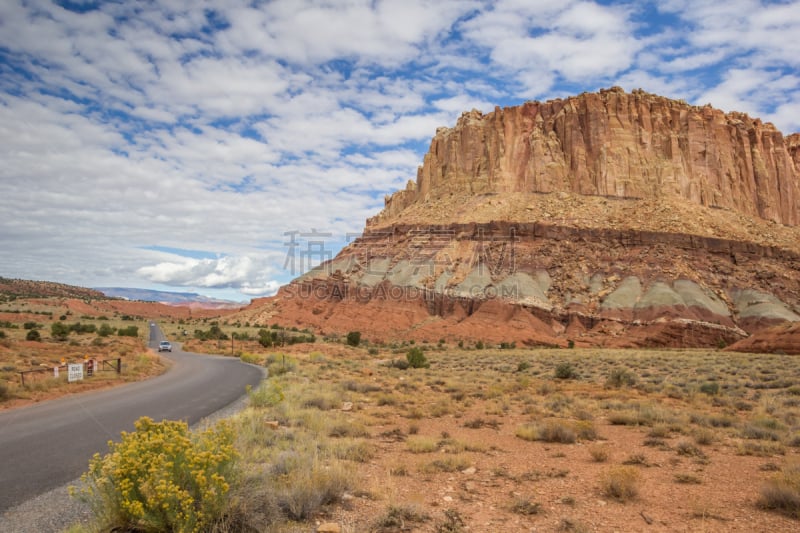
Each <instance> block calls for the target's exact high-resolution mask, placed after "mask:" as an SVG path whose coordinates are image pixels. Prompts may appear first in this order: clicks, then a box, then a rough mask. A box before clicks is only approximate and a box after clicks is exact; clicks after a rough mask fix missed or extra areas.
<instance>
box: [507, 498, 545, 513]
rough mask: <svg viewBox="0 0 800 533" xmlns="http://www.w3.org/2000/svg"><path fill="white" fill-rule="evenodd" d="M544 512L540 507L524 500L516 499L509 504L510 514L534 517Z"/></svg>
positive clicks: (535, 503)
mask: <svg viewBox="0 0 800 533" xmlns="http://www.w3.org/2000/svg"><path fill="white" fill-rule="evenodd" d="M543 511H544V509H543V508H542V505H541V504H540V503H537V502H533V501H531V500H528V499H525V498H517V499H515V500H514V502H513V503H512V504H511V512H512V513H516V514H521V515H526V516H530V515H536V514H540V513H542V512H543Z"/></svg>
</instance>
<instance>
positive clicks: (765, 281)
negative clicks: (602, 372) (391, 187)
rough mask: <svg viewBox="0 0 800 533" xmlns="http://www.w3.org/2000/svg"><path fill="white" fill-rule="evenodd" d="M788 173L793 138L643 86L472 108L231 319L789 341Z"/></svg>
mask: <svg viewBox="0 0 800 533" xmlns="http://www.w3.org/2000/svg"><path fill="white" fill-rule="evenodd" d="M798 169H800V134H794V135H791V136H789V137H784V136H783V134H782V133H781V132H779V131H778V130H777V129H776V128H775V127H774V126H773V125H772V124H769V123H763V122H761V121H760V120H759V119H757V118H750V117H749V116H747V115H745V114H743V113H735V112H734V113H724V112H722V111H720V110H717V109H714V108H712V107H711V106H709V105H706V106H703V107H697V106H691V105H689V104H687V103H685V102H682V101H676V100H670V99H668V98H664V97H661V96H656V95H653V94H648V93H645V92H643V91H640V90H639V91H633V92H632V93H626V92H624V91H623V90H622V89H619V88H616V87H615V88H611V89H608V90H601V91H600V92H598V93H584V94H581V95H579V96H574V97H570V98H567V99H563V100H561V99H557V100H551V101H548V102H544V103H541V102H527V103H525V104H523V105H520V106H516V107H509V108H502V109H500V108H496V109H495V110H494V111H493V112H491V113H487V114H483V113H481V112H479V111H470V112H467V113H464V114H462V116H461V118H460V119H459V120H458V122H457V124H456V125H455V127H453V128H439V129H438V130H437V132H436V135H435V136H434V138H433V140H432V142H431V146H430V150H429V151H428V153H427V154H426V155H425V157H424V160H423V164H422V166H421V167H420V168H419V170H418V172H417V179H416V181H409V183H408V185H407V187H406V188H405V190H402V191H398V192H396V193H394V194H392V195H391V196H387V198H386V201H385V207H384V209H383V211H382V212H381V213H379V214H378V215H376V216H375V217H373V218H371V219H369V220H368V221H367V227H366V229H365V231H364V234H363V235H362V236H361V237H360V238H359V239H357V240H356V241H355V242H353V243H352V244H351V245H349V246H348V247H347V248H345V249H343V250H342V251H341V252H340V253H339V254H338V255H337V257H336V258H334V259H333V260H332V261H329V262H327V263H325V264H324V265H322V267H320V268H318V269H315V270H312V271H310V272H308V273H306V274H305V275H303V276H301V277H300V278H298V279H296V280H294V281H293V282H292V283H290V284H289V285H287V286H285V287H283V288H282V289H281V290H280V291H279V293H278V295H276V296H275V297H272V298H267V299H261V300H256V301H254V302H253V304H252V305H251V306H250V308H249V309H247V310H246V311H244V314H245V315H246V316H247V318H248V319H250V320H253V321H255V322H260V323H273V322H279V323H281V324H284V325H303V326H304V327H308V326H311V327H314V328H316V329H317V330H319V331H320V332H321V333H342V332H347V331H353V330H359V331H361V332H362V333H363V334H364V335H365V336H366V337H367V338H369V339H371V340H395V339H416V340H429V341H431V342H435V341H437V340H438V339H441V338H444V339H447V340H450V341H456V340H465V341H478V340H481V341H484V342H490V343H496V342H497V343H499V342H507V343H511V342H515V343H517V344H518V345H520V344H527V345H553V346H567V345H573V344H574V345H577V346H609V347H635V346H673V347H708V346H713V347H720V346H728V345H733V346H731V347H732V348H736V346H737V344H741V345H742V346H745V344H744V343H745V342H746V343H748V344H746V346H750V347H753V346H758V347H759V349H760V350H761V351H777V350H783V351H785V352H787V353H790V352H791V353H800V344H798V340H799V339H798V338H797V334H796V331H797V330H796V328H794V327H791V325H792V324H795V323H798V322H800V172H799V170H798ZM787 325H789V327H787ZM756 341H758V342H756Z"/></svg>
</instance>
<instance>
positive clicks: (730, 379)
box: [230, 342, 800, 532]
mask: <svg viewBox="0 0 800 533" xmlns="http://www.w3.org/2000/svg"><path fill="white" fill-rule="evenodd" d="M397 349H398V350H401V351H400V352H399V353H401V354H402V353H405V350H404V349H402V348H400V347H398V348H397ZM293 350H294V351H292V352H289V351H286V353H285V354H284V352H282V351H277V350H272V351H271V353H272V354H273V356H272V357H269V356H270V353H268V352H267V351H266V350H260V349H259V347H257V346H250V345H248V346H247V347H246V351H247V353H248V354H251V355H248V357H249V358H252V360H254V361H260V364H263V365H268V366H269V365H278V366H277V367H276V368H278V367H280V368H283V367H284V360H285V361H286V362H287V364H286V365H285V368H286V370H285V371H283V372H280V373H278V374H273V377H271V378H270V379H269V380H268V382H267V383H265V385H264V386H263V387H260V388H257V389H255V390H253V391H251V392H250V407H249V408H248V409H247V410H245V411H243V412H242V413H240V414H239V415H238V416H237V417H236V418H235V424H236V425H237V427H238V430H237V431H238V433H237V434H238V438H237V449H239V452H240V457H241V459H240V467H241V476H240V478H239V479H238V480H237V482H236V484H235V485H234V486H233V488H232V499H231V503H230V505H231V512H230V516H231V517H232V520H233V518H236V521H237V523H240V524H246V525H248V527H251V528H252V529H254V530H258V531H288V530H292V528H296V529H297V530H306V531H307V530H311V529H313V524H314V523H315V522H319V521H322V520H327V519H329V518H333V519H334V521H339V522H340V523H341V524H343V531H362V530H366V531H368V530H382V531H389V530H392V529H391V528H392V527H397V526H396V524H400V523H402V524H405V525H404V526H400V527H410V528H414V529H415V530H419V531H425V532H430V531H436V530H437V528H440V527H454V528H457V527H469V529H470V530H473V531H474V530H486V528H487V527H488V529H489V530H491V529H492V527H500V526H497V524H500V523H506V522H504V520H505V521H509V520H523V521H525V520H532V521H535V523H534V522H522V523H520V524H521V525H520V526H519V528H518V529H513V530H520V531H522V530H530V529H532V528H534V527H536V528H537V529H539V528H541V529H544V530H559V529H560V528H561V530H592V529H597V528H598V527H600V526H599V525H598V522H597V520H598V516H602V515H603V512H604V511H603V510H600V511H596V510H595V508H594V507H592V508H590V506H589V505H588V504H587V502H590V501H592V502H593V501H596V500H597V499H598V495H599V497H601V498H608V499H611V500H614V501H615V502H616V501H618V502H622V503H624V502H629V501H634V500H635V501H636V502H637V505H617V504H613V505H609V506H608V509H614V510H615V511H614V512H615V513H629V514H630V513H632V515H631V516H628V514H625V516H628V519H629V520H638V521H641V520H642V518H641V517H640V516H639V514H638V513H639V512H640V511H641V509H648V508H650V507H656V508H658V506H659V505H660V504H659V502H658V496H655V495H659V494H662V493H669V491H687V494H691V495H690V496H687V497H695V498H696V497H698V494H699V493H697V492H692V491H704V492H709V493H710V492H712V491H725V490H728V489H729V487H727V486H725V485H724V484H721V483H720V480H719V479H718V478H716V477H715V475H714V474H713V472H714V471H715V469H714V468H715V467H716V466H717V465H716V464H715V463H716V461H718V460H720V459H719V457H721V456H724V457H734V458H735V459H734V461H735V460H740V461H741V464H742V466H738V464H737V468H742V469H743V472H746V473H747V475H749V476H750V478H748V479H751V480H752V479H756V480H762V479H766V478H767V476H769V475H772V474H774V473H773V472H770V473H765V472H763V471H761V470H760V468H759V467H760V466H761V465H763V464H764V462H765V460H768V461H770V462H772V463H774V464H776V465H777V466H778V467H780V468H781V470H780V472H778V473H777V474H774V475H775V476H777V475H779V474H783V473H784V472H785V471H786V467H784V466H783V465H784V463H786V462H787V461H789V460H790V459H791V458H792V457H794V454H795V453H796V452H797V445H798V444H800V442H798V441H800V439H798V438H797V437H798V435H800V422H799V421H800V402H797V401H795V400H797V399H798V397H800V393H798V391H800V379H795V378H794V377H793V376H800V362H798V361H795V360H794V359H791V358H785V357H780V356H777V355H752V354H727V353H719V352H707V351H689V352H680V351H666V352H661V351H655V350H653V351H643V352H636V351H612V350H550V349H547V350H522V349H517V350H490V349H484V350H459V349H443V350H439V349H436V350H431V349H427V350H426V352H425V353H426V356H427V359H428V361H429V362H430V368H426V369H406V370H403V369H400V368H396V367H392V366H387V365H386V364H385V361H386V360H387V359H389V358H390V357H392V355H390V354H391V349H390V348H388V347H378V354H377V355H375V354H371V353H370V352H369V351H368V349H360V350H356V349H352V348H351V347H345V346H343V345H339V344H335V343H331V344H328V343H323V342H317V343H316V344H315V345H310V346H305V347H303V346H299V347H295V348H293ZM284 355H285V356H286V357H285V359H284ZM521 362H524V363H525V364H520V363H521ZM564 363H568V364H569V365H570V367H571V369H572V370H574V375H571V376H570V377H569V378H568V379H565V378H560V377H556V375H555V368H556V367H557V366H558V365H563V364H564ZM621 370H625V372H621ZM630 376H633V377H632V378H631V377H630ZM612 378H613V379H612ZM629 378H630V379H629ZM707 383H714V384H717V385H718V387H709V386H706V387H703V385H704V384H707ZM712 393H713V394H712ZM267 422H269V424H267ZM598 441H599V442H598ZM648 442H649V443H650V445H649V446H648V447H647V448H646V449H644V452H643V448H642V444H647V443H648ZM737 454H741V455H737ZM523 458H524V459H523ZM529 458H535V461H536V462H535V463H531V462H530V461H533V459H530V460H529ZM764 458H766V459H764ZM621 462H627V463H630V464H627V465H623V464H617V463H621ZM734 464H736V463H734ZM748 465H750V466H748ZM648 466H650V467H651V468H645V467H648ZM747 468H751V469H752V472H750V471H747V470H746V469H747ZM781 479H783V478H781ZM698 482H699V483H698ZM780 483H783V484H782V485H780V488H781V490H780V491H779V492H780V493H781V494H785V493H786V492H787V491H786V490H784V489H785V487H786V486H787V482H786V481H785V480H784V481H781V482H780ZM751 485H752V487H749V486H748V487H747V489H746V490H749V491H750V492H749V493H748V494H749V501H750V503H749V504H746V503H745V504H742V506H741V507H745V508H746V511H747V515H748V516H752V517H753V518H752V520H755V521H757V522H751V524H753V523H759V524H760V523H763V524H771V525H770V526H763V527H770V528H772V529H781V528H783V529H787V527H786V524H787V522H785V521H786V520H790V518H787V517H789V516H790V513H787V512H786V511H784V510H782V509H783V507H780V506H779V505H777V502H778V501H780V500H779V498H778V497H775V498H772V499H766V498H763V496H762V492H760V491H759V483H758V482H754V483H751ZM789 486H790V485H789ZM644 487H646V488H647V490H646V491H645V490H644V489H643V488H644ZM765 490H766V489H765ZM362 492H363V493H364V494H370V495H371V496H369V497H366V498H364V497H358V498H357V499H356V500H355V503H354V500H353V494H356V493H362ZM515 493H516V494H515ZM790 493H791V492H790ZM672 494H673V496H672V497H673V498H674V497H675V496H674V493H672ZM522 495H536V497H535V498H534V499H527V498H526V497H524V496H522ZM444 497H447V498H449V499H447V500H445V499H443V498H444ZM759 498H763V502H761V503H759V505H754V503H753V502H755V501H756V500H757V499H759ZM562 499H566V500H565V501H568V502H571V503H569V504H567V503H564V502H562ZM768 501H772V503H770V504H768V503H767V502H768ZM476 502H485V505H484V506H483V507H482V509H483V510H482V511H480V512H479V511H478V510H477V509H478V507H477V506H476ZM526 502H527V503H529V504H530V507H526V506H525V505H524V504H525V503H526ZM517 504H519V506H517ZM537 505H541V508H540V509H541V510H542V512H538V510H537V508H536V506H537ZM748 505H749V507H748ZM515 506H517V510H514V508H515ZM490 508H491V509H490ZM445 509H453V510H456V511H457V512H458V513H459V514H458V517H459V520H455V519H452V520H450V519H447V518H446V517H444V518H443V512H444V510H445ZM551 509H556V511H553V510H551ZM528 510H537V512H536V513H533V512H528ZM715 512H716V513H718V514H725V515H726V516H730V515H731V513H735V512H739V509H727V510H724V512H723V511H722V510H715ZM481 513H483V514H481ZM597 513H599V514H597ZM649 514H650V513H649V512H648V515H649ZM423 516H427V517H428V518H425V519H422V518H420V517H423ZM454 516H455V515H454ZM485 516H490V517H491V518H484V517H485ZM490 519H491V520H497V522H492V524H493V526H486V524H487V523H488V522H487V521H488V520H490ZM745 519H746V518H745ZM448 520H449V521H448ZM673 520H675V521H674V522H672V523H671V524H672V526H674V527H676V528H683V529H687V530H693V529H697V528H696V527H695V526H696V525H697V524H696V523H693V522H692V520H694V518H692V517H691V516H690V515H688V514H684V515H680V514H679V513H678V514H676V515H674V518H673ZM781 520H783V522H781ZM791 520H793V519H791ZM462 522H463V524H465V525H464V526H461V525H459V524H460V523H462ZM627 523H628V524H630V523H632V522H627ZM345 525H346V527H345ZM723 526H724V524H723ZM758 527H762V526H760V525H759V526H758ZM304 528H305V529H304ZM348 528H349V529H348ZM570 528H571V529H570ZM617 528H618V529H620V528H621V530H624V529H625V527H624V524H618V525H617ZM241 530H244V529H241Z"/></svg>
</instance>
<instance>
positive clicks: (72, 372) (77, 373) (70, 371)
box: [67, 363, 83, 383]
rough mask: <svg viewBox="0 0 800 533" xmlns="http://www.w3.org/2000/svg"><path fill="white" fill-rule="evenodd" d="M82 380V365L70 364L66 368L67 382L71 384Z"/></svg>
mask: <svg viewBox="0 0 800 533" xmlns="http://www.w3.org/2000/svg"><path fill="white" fill-rule="evenodd" d="M82 379H83V364H82V363H70V364H69V365H68V366H67V381H69V382H70V383H72V382H73V381H79V380H82Z"/></svg>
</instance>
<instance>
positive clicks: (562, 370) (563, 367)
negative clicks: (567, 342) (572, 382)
mask: <svg viewBox="0 0 800 533" xmlns="http://www.w3.org/2000/svg"><path fill="white" fill-rule="evenodd" d="M555 377H556V378H558V379H576V378H577V377H578V371H577V370H575V367H574V366H572V364H571V363H566V362H565V363H559V364H558V365H556V370H555Z"/></svg>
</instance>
